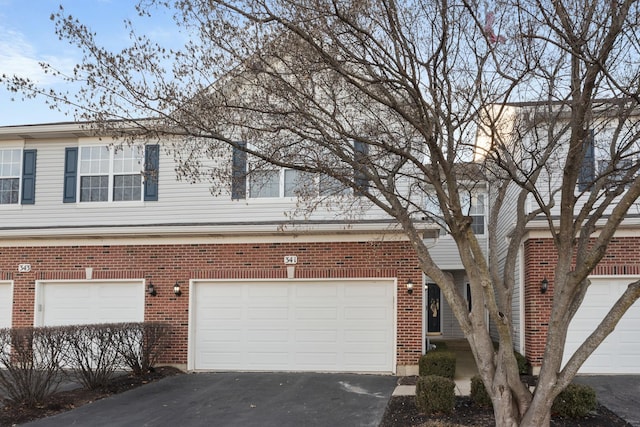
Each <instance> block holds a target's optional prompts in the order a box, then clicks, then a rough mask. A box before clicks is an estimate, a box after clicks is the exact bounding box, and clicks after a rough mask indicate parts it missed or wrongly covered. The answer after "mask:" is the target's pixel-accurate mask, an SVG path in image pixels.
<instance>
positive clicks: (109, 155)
mask: <svg viewBox="0 0 640 427" xmlns="http://www.w3.org/2000/svg"><path fill="white" fill-rule="evenodd" d="M65 157H66V159H65V188H64V201H65V202H76V201H79V202H112V201H115V202H119V201H141V200H145V201H150V200H158V193H157V191H158V157H159V150H158V146H157V145H147V146H145V147H144V149H142V148H141V147H121V148H117V149H116V148H113V147H107V146H86V147H79V148H78V147H70V148H67V149H66V156H65ZM76 189H77V190H78V191H76Z"/></svg>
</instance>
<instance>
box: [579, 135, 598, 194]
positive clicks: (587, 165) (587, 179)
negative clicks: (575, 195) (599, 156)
mask: <svg viewBox="0 0 640 427" xmlns="http://www.w3.org/2000/svg"><path fill="white" fill-rule="evenodd" d="M593 142H594V141H593V129H592V130H590V131H589V135H587V137H586V138H585V140H584V142H583V144H584V157H583V158H582V165H581V166H580V174H579V175H578V190H579V191H589V190H590V189H591V186H592V185H593V181H594V180H595V179H596V157H595V150H594V147H593V145H594V144H593Z"/></svg>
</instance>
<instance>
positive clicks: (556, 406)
mask: <svg viewBox="0 0 640 427" xmlns="http://www.w3.org/2000/svg"><path fill="white" fill-rule="evenodd" d="M596 406H597V401H596V392H595V390H594V389H593V388H592V387H589V386H588V385H583V384H569V386H568V387H567V388H566V389H564V390H563V391H562V392H560V394H559V395H558V396H557V397H556V398H555V400H554V401H553V406H552V407H551V412H553V413H554V414H558V415H560V416H563V417H567V418H580V417H584V416H586V415H587V414H588V413H589V412H591V411H593V410H594V409H596Z"/></svg>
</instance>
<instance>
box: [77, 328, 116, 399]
mask: <svg viewBox="0 0 640 427" xmlns="http://www.w3.org/2000/svg"><path fill="white" fill-rule="evenodd" d="M119 329H120V326H119V325H118V324H100V325H76V326H71V327H69V333H68V334H67V341H68V346H69V350H68V352H67V355H66V358H65V362H66V364H67V365H68V367H70V368H71V375H72V376H73V377H74V378H76V380H77V381H78V382H80V383H81V384H82V385H83V386H84V387H85V388H87V389H89V390H96V389H99V388H102V387H105V386H106V385H107V383H108V382H109V380H111V379H112V378H113V377H114V375H115V372H116V370H117V369H118V368H121V367H122V359H121V357H120V353H119V352H118V343H117V340H116V337H117V336H118V332H119Z"/></svg>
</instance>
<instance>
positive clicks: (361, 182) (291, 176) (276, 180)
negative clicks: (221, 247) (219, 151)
mask: <svg viewBox="0 0 640 427" xmlns="http://www.w3.org/2000/svg"><path fill="white" fill-rule="evenodd" d="M246 147H247V143H246V142H238V143H237V146H234V148H233V154H232V163H231V198H232V199H233V200H240V199H245V198H247V196H248V197H250V198H276V197H295V196H299V195H308V196H313V195H317V196H321V197H327V196H340V195H347V194H354V195H356V196H361V195H362V194H363V191H364V190H367V189H368V188H369V180H368V179H367V177H366V176H365V173H364V171H362V170H357V168H354V170H352V171H349V170H348V169H344V170H341V171H340V172H341V173H342V172H343V173H344V174H345V176H346V174H349V173H350V174H352V175H351V176H350V179H352V180H353V183H354V184H355V185H356V186H357V188H361V189H362V190H363V191H353V190H351V188H350V187H347V186H345V185H344V184H343V183H342V182H340V181H339V180H337V179H335V178H333V177H330V176H326V175H322V174H313V173H309V172H303V171H298V170H295V169H287V168H277V167H272V168H267V169H261V170H251V169H250V167H248V166H249V163H250V162H249V161H248V156H247V152H246ZM353 150H354V154H353V155H354V158H355V159H358V160H359V163H363V162H364V159H365V158H366V155H367V154H368V151H369V150H368V146H367V145H366V144H362V143H354V147H353ZM248 171H249V172H248Z"/></svg>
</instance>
